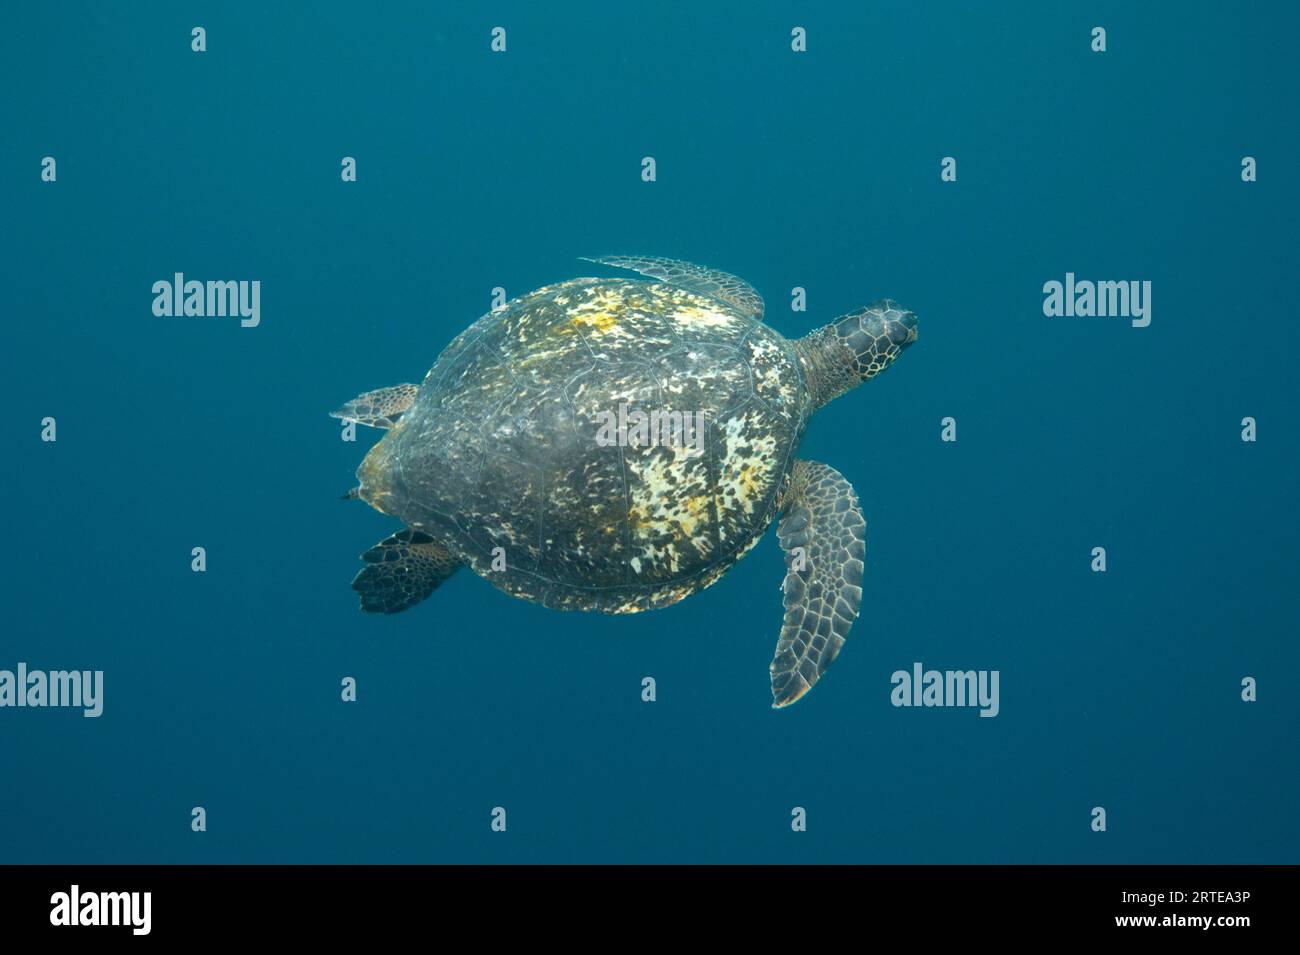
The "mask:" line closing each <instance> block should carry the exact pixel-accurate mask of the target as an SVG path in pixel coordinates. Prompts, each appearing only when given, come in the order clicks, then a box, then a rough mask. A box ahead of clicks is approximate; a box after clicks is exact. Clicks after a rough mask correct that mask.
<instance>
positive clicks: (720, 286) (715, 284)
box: [581, 255, 763, 320]
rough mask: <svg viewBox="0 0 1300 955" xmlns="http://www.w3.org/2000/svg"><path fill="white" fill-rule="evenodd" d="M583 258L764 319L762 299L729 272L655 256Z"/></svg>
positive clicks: (748, 285)
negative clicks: (715, 300) (643, 276)
mask: <svg viewBox="0 0 1300 955" xmlns="http://www.w3.org/2000/svg"><path fill="white" fill-rule="evenodd" d="M581 258H582V261H584V262H598V263H600V264H601V265H612V266H614V268H616V269H628V270H629V271H632V272H640V273H641V274H642V275H648V276H649V277H650V278H652V279H658V280H659V281H661V282H667V283H668V284H669V285H676V286H677V287H678V288H684V289H687V290H688V291H691V292H699V293H700V294H702V295H707V296H709V297H710V298H716V299H717V300H718V301H720V302H726V303H727V304H728V305H731V306H733V307H735V308H738V309H740V311H741V312H743V313H744V314H745V315H752V316H753V317H754V318H757V319H760V320H761V319H762V318H763V297H762V296H761V295H759V294H758V293H757V292H755V291H754V287H753V286H752V285H750V284H749V283H748V282H746V281H745V280H744V279H741V278H737V277H736V276H734V275H729V274H727V273H726V272H719V271H717V270H716V269H706V268H705V267H704V266H702V265H692V264H691V263H690V262H679V261H678V260H677V259H661V258H659V257H658V256H654V255H601V256H597V257H596V258H587V257H586V256H585V255H584V256H581Z"/></svg>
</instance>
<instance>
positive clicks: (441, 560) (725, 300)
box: [333, 256, 916, 707]
mask: <svg viewBox="0 0 1300 955" xmlns="http://www.w3.org/2000/svg"><path fill="white" fill-rule="evenodd" d="M586 261H591V262H597V263H602V264H605V265H610V266H615V267H618V268H622V269H627V270H629V271H633V272H637V273H640V274H641V275H643V276H645V277H646V278H647V279H648V281H647V280H644V279H625V278H580V279H573V280H571V281H568V282H562V283H560V284H558V285H550V286H547V287H546V288H542V289H539V290H537V291H535V292H530V293H528V294H527V295H524V296H522V297H521V298H517V299H514V300H513V301H510V302H508V303H506V304H505V305H504V306H502V307H500V308H498V309H496V310H494V311H492V312H489V313H488V314H487V315H484V316H483V317H482V318H480V319H479V320H478V321H477V322H475V323H474V324H473V325H471V326H470V327H469V328H468V329H466V330H465V331H464V332H462V333H461V334H460V336H459V337H457V338H456V339H455V340H454V341H453V342H452V343H451V344H450V345H448V346H447V348H446V350H444V351H443V353H442V354H441V355H440V356H438V360H437V361H436V362H435V363H434V365H433V368H432V369H430V371H429V373H428V374H427V375H426V376H425V378H424V382H423V383H422V384H420V385H414V384H402V385H395V386H392V387H388V388H382V389H380V390H378V391H372V392H368V393H367V394H364V395H362V396H361V397H359V398H356V399H355V400H353V401H350V402H348V403H347V404H346V405H344V406H343V407H342V408H340V409H339V410H338V411H335V412H333V415H334V417H337V418H342V419H344V420H345V421H353V422H357V423H359V424H366V425H372V426H375V427H379V428H386V429H387V433H386V434H385V435H384V436H383V439H382V440H381V441H379V443H378V444H376V445H375V446H374V447H373V448H372V449H371V450H370V453H369V454H367V455H366V458H365V461H364V462H363V463H362V465H361V467H360V468H359V469H358V471H357V477H358V479H359V480H360V486H359V487H357V488H355V489H354V490H353V491H350V492H349V493H348V495H347V496H348V497H360V498H362V499H363V500H365V501H367V502H368V503H369V504H370V505H371V506H373V507H374V508H376V509H377V510H379V511H382V512H383V513H385V514H391V515H393V516H395V517H398V518H400V519H401V520H402V522H403V524H404V525H405V527H404V529H403V530H401V531H399V532H398V533H397V534H394V535H393V536H392V537H389V538H387V539H386V540H384V541H381V542H380V543H379V544H377V545H376V546H374V547H373V548H371V549H370V550H368V551H366V553H364V554H363V555H362V556H361V559H362V560H363V561H365V567H364V568H363V569H362V570H361V572H360V573H359V574H358V575H357V577H356V579H355V580H354V581H353V582H352V587H353V589H355V590H356V591H357V592H359V593H360V595H361V609H362V610H365V611H368V612H372V613H396V612H398V611H401V610H405V609H407V608H408V607H411V606H413V605H415V604H417V603H419V602H420V601H421V600H424V599H425V598H426V597H428V596H429V595H430V594H431V593H432V592H433V591H434V590H435V589H436V588H437V587H438V586H439V585H440V584H441V583H442V582H443V581H444V580H446V579H447V578H448V577H449V576H451V574H453V573H454V572H455V571H456V570H457V569H458V568H459V567H461V566H468V567H470V568H472V569H473V570H474V571H475V573H477V574H479V575H480V576H481V577H484V578H486V579H487V580H488V581H489V582H490V583H492V584H493V585H494V586H496V587H498V588H500V589H501V590H503V591H505V592H506V593H508V594H510V595H512V596H515V597H521V598H523V599H525V600H532V601H536V602H538V603H541V604H543V605H545V606H547V607H554V608H558V609H563V610H595V611H600V612H602V613H635V612H637V611H641V610H651V609H654V608H657V607H666V606H668V605H669V604H673V603H676V602H677V601H678V600H681V599H682V598H683V597H686V596H688V595H690V594H693V593H695V592H696V591H698V590H703V589H704V588H705V587H707V586H709V585H710V584H712V583H713V582H714V581H716V580H717V579H718V578H719V577H721V576H722V575H723V574H724V573H725V572H726V571H727V570H728V569H729V568H731V566H732V565H734V564H735V563H736V561H738V560H739V559H740V558H741V557H742V556H744V554H745V553H746V552H747V551H748V550H749V549H750V548H751V547H753V546H754V544H756V543H757V542H758V540H759V538H761V537H762V536H763V534H764V532H765V531H766V530H767V528H768V526H769V525H770V524H771V523H772V521H773V520H774V519H777V518H779V519H780V524H779V526H778V528H777V538H778V540H779V542H780V544H781V547H782V548H783V549H784V551H785V564H786V577H785V582H784V585H783V591H784V602H785V621H784V624H783V626H782V628H781V635H780V639H779V640H778V642H777V645H776V655H775V658H774V659H773V660H772V664H771V667H770V672H771V680H772V698H773V704H772V705H773V706H775V707H782V706H786V705H788V704H790V703H793V702H795V701H796V700H798V699H799V698H800V697H802V696H803V695H804V694H805V693H807V692H808V690H809V689H810V688H811V687H812V685H813V684H814V683H816V682H817V680H818V678H819V677H820V676H821V675H822V673H824V672H825V670H826V668H827V667H828V666H829V665H830V663H831V661H832V660H834V659H835V656H836V654H838V653H839V650H840V647H841V646H842V645H843V643H844V640H845V638H846V637H848V634H849V628H850V627H851V626H852V624H853V621H854V620H855V619H856V618H857V615H858V608H859V605H860V603H861V599H862V571H863V564H862V561H863V557H864V554H865V550H864V548H865V531H866V523H865V522H864V520H863V518H862V511H861V509H860V507H859V505H858V498H857V494H856V493H855V492H854V490H853V487H852V486H851V485H850V484H849V482H848V481H847V480H845V479H844V477H843V476H842V475H841V474H840V473H839V472H838V471H836V470H835V469H834V468H831V467H829V466H827V465H825V464H819V463H817V462H815V461H805V460H801V459H799V458H798V457H797V456H796V452H797V451H798V450H799V442H800V439H801V438H802V437H803V433H804V426H805V425H806V424H807V422H808V418H809V416H810V415H812V413H813V412H814V411H816V410H817V409H818V408H820V407H822V406H823V405H825V404H826V403H827V402H829V401H830V400H832V399H833V398H835V397H837V396H838V395H841V394H843V393H844V392H846V391H848V390H849V389H850V388H852V387H854V386H855V385H857V384H858V383H859V382H862V381H866V380H867V379H868V378H871V377H873V376H875V375H877V374H879V373H880V372H882V371H884V370H885V369H886V368H888V367H889V365H890V364H891V363H892V362H893V361H894V359H896V358H897V357H898V356H899V354H901V353H902V351H903V349H904V348H906V347H907V346H908V345H910V344H911V343H912V342H914V341H915V340H916V318H915V316H914V315H913V314H912V313H911V312H909V311H907V310H905V309H903V308H901V307H900V306H898V305H897V304H895V303H894V302H892V301H889V300H888V299H886V300H883V301H879V302H876V303H874V304H872V305H868V306H866V307H865V308H861V309H858V310H857V311H855V312H851V313H849V314H848V315H844V316H842V317H841V318H838V319H836V320H835V321H833V322H831V323H830V324H829V325H826V326H825V327H823V328H820V329H818V330H817V331H814V332H812V333H811V334H810V335H807V336H806V337H804V338H801V339H798V340H796V341H789V340H787V339H785V338H784V337H782V336H781V335H780V334H779V333H778V332H776V331H775V330H774V329H772V328H771V327H770V326H768V325H766V324H764V322H763V300H762V299H761V298H760V297H759V296H758V293H757V292H755V291H754V289H753V288H751V287H750V286H749V285H748V284H747V283H746V282H744V281H742V280H741V279H738V278H736V277H735V276H732V275H727V274H725V273H723V272H717V271H714V270H712V269H706V268H702V267H700V266H697V265H691V264H689V263H686V262H677V261H673V260H671V259H660V258H646V257H630V256H612V257H605V258H597V259H588V260H586ZM656 423H657V427H656Z"/></svg>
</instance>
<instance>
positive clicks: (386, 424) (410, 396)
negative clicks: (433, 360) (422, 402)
mask: <svg viewBox="0 0 1300 955" xmlns="http://www.w3.org/2000/svg"><path fill="white" fill-rule="evenodd" d="M419 390H420V386H419V385H412V384H403V385H390V386H389V387H387V388H380V389H379V390H378V391H367V392H366V393H365V394H364V395H361V396H360V397H357V398H353V399H352V400H351V401H349V402H348V403H347V404H345V405H344V406H343V407H342V408H340V409H339V410H338V411H331V412H330V417H331V418H342V419H343V420H344V421H355V422H356V423H357V424H367V425H370V427H372V428H391V427H392V426H393V425H394V424H396V423H397V419H398V418H400V417H401V416H402V413H403V412H405V411H406V410H407V409H408V408H410V407H411V405H412V404H414V402H415V395H416V393H417V392H418V391H419Z"/></svg>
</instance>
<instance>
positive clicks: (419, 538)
mask: <svg viewBox="0 0 1300 955" xmlns="http://www.w3.org/2000/svg"><path fill="white" fill-rule="evenodd" d="M361 559H362V560H364V561H365V562H366V566H365V567H363V568H362V569H361V573H359V574H357V576H356V579H355V580H353V581H352V589H353V590H355V591H356V592H357V593H359V594H360V595H361V609H362V610H364V611H365V612H366V613H398V612H399V611H402V610H406V609H407V608H408V607H414V606H415V605H416V604H418V603H419V602H420V601H421V600H423V599H424V598H425V597H427V596H429V594H431V593H433V592H434V591H435V590H437V589H438V586H439V585H440V584H441V583H442V582H443V581H444V580H446V579H447V578H448V577H450V576H451V575H452V574H454V573H455V572H456V570H457V569H458V568H459V567H460V566H461V560H460V558H459V557H457V556H456V555H455V554H453V553H452V552H451V551H449V550H448V549H447V548H446V547H444V546H443V545H442V544H440V543H439V542H438V541H437V540H436V539H434V538H433V537H431V536H430V535H428V534H426V533H424V531H417V530H413V529H411V528H409V527H408V528H406V529H405V530H400V531H398V532H397V533H396V534H394V535H393V536H392V537H389V538H386V539H384V540H382V541H380V542H379V543H378V544H376V545H375V546H374V547H372V548H370V550H368V551H366V552H365V553H364V554H362V555H361Z"/></svg>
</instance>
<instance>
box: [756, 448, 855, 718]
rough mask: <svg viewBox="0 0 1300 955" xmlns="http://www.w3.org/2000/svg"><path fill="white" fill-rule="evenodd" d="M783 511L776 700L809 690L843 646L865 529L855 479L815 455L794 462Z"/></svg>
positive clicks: (796, 696) (775, 704)
mask: <svg viewBox="0 0 1300 955" xmlns="http://www.w3.org/2000/svg"><path fill="white" fill-rule="evenodd" d="M781 512H782V516H781V523H780V525H779V526H778V527H777V532H776V533H777V540H779V541H780V542H781V549H782V550H784V551H785V568H786V575H785V584H784V586H783V588H782V589H783V590H784V592H785V624H784V626H782V627H781V639H780V640H778V641H777V644H776V656H775V657H774V658H773V660H772V665H771V667H770V668H769V669H770V670H771V672H772V706H773V707H782V706H789V705H790V704H791V703H793V702H795V701H796V700H798V699H799V698H800V697H802V696H803V695H804V694H805V693H807V692H808V691H809V690H811V689H812V686H813V684H814V683H816V682H817V680H818V678H819V677H820V676H821V675H822V674H823V673H825V672H826V668H827V667H829V666H830V665H831V661H833V660H834V659H835V657H836V655H837V654H838V653H839V652H840V647H842V646H843V645H844V641H845V639H846V638H847V637H848V635H849V628H850V627H852V626H853V621H854V620H856V619H857V616H858V607H859V605H860V604H861V602H862V559H863V557H864V556H865V555H866V531H867V524H866V521H864V520H863V519H862V510H861V508H860V507H859V506H858V496H857V494H855V493H854V491H853V486H852V485H851V484H849V482H848V481H846V480H845V479H844V476H843V475H842V474H840V473H839V472H838V471H836V470H835V469H834V468H831V467H827V466H826V465H825V464H818V463H817V462H816V461H796V462H795V465H794V470H793V471H792V472H791V475H790V483H789V485H788V487H787V490H786V493H785V498H784V500H783V502H782V508H781Z"/></svg>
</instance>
